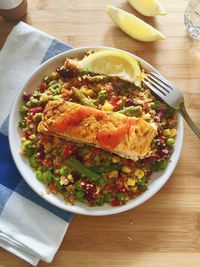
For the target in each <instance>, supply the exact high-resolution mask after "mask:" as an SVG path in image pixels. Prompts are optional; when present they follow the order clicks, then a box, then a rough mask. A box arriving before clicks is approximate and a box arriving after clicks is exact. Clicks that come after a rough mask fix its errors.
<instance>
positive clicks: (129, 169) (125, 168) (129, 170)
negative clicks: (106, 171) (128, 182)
mask: <svg viewBox="0 0 200 267" xmlns="http://www.w3.org/2000/svg"><path fill="white" fill-rule="evenodd" d="M122 171H123V172H124V173H130V172H131V168H130V167H129V166H123V167H122Z"/></svg>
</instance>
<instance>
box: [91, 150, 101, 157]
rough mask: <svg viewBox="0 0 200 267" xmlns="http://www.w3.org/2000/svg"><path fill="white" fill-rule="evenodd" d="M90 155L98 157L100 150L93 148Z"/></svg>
mask: <svg viewBox="0 0 200 267" xmlns="http://www.w3.org/2000/svg"><path fill="white" fill-rule="evenodd" d="M92 154H93V155H95V156H96V155H99V154H100V149H98V148H93V149H92Z"/></svg>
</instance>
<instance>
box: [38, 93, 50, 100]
mask: <svg viewBox="0 0 200 267" xmlns="http://www.w3.org/2000/svg"><path fill="white" fill-rule="evenodd" d="M48 100H49V96H48V95H47V94H42V95H41V97H40V101H48Z"/></svg>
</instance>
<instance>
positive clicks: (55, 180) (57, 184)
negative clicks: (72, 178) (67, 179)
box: [52, 175, 62, 189]
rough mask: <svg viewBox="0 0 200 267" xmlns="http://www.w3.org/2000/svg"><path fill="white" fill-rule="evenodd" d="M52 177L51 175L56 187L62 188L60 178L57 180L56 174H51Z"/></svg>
mask: <svg viewBox="0 0 200 267" xmlns="http://www.w3.org/2000/svg"><path fill="white" fill-rule="evenodd" d="M52 177H53V181H54V183H55V184H56V186H57V188H58V189H62V185H61V184H60V180H59V178H58V177H56V176H53V175H52Z"/></svg>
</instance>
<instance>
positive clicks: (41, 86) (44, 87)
mask: <svg viewBox="0 0 200 267" xmlns="http://www.w3.org/2000/svg"><path fill="white" fill-rule="evenodd" d="M46 88H47V85H46V83H45V82H41V83H40V85H39V88H38V89H39V91H41V92H44V91H45V89H46Z"/></svg>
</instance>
